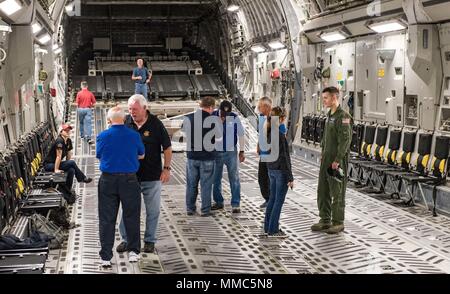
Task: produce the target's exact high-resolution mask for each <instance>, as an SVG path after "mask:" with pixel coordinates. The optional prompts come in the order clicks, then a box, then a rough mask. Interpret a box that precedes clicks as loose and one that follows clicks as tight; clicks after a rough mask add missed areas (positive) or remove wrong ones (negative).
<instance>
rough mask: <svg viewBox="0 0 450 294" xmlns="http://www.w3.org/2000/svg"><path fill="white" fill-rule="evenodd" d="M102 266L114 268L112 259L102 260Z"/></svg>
mask: <svg viewBox="0 0 450 294" xmlns="http://www.w3.org/2000/svg"><path fill="white" fill-rule="evenodd" d="M102 268H112V264H111V260H102Z"/></svg>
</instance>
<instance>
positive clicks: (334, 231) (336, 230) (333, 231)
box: [325, 224, 344, 235]
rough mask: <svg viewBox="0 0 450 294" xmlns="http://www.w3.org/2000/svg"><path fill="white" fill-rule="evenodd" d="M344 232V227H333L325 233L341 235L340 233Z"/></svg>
mask: <svg viewBox="0 0 450 294" xmlns="http://www.w3.org/2000/svg"><path fill="white" fill-rule="evenodd" d="M342 231H344V225H343V224H341V225H332V226H331V227H330V228H329V229H328V230H325V233H327V234H331V235H334V234H339V233H340V232H342Z"/></svg>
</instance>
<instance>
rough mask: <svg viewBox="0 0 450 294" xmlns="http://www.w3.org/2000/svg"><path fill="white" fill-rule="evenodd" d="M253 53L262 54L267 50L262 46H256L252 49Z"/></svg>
mask: <svg viewBox="0 0 450 294" xmlns="http://www.w3.org/2000/svg"><path fill="white" fill-rule="evenodd" d="M252 51H253V52H255V53H262V52H264V51H266V48H264V47H263V46H261V45H256V46H253V47H252Z"/></svg>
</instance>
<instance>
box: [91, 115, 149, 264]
mask: <svg viewBox="0 0 450 294" xmlns="http://www.w3.org/2000/svg"><path fill="white" fill-rule="evenodd" d="M108 121H110V122H111V128H109V129H108V130H106V131H104V132H102V133H101V134H100V135H98V137H97V158H98V159H100V170H101V171H102V175H101V177H100V180H99V184H98V216H99V220H100V221H99V226H100V243H101V246H102V249H101V251H100V256H101V258H102V266H103V267H105V268H109V267H111V259H112V257H113V252H112V248H113V246H114V239H115V232H116V230H115V228H116V220H117V213H118V211H119V205H120V204H122V208H123V215H122V218H123V221H124V224H125V228H126V230H127V235H128V246H127V250H128V252H129V253H128V261H129V262H131V263H134V262H138V261H139V259H140V256H139V254H140V249H141V242H140V239H141V238H140V216H141V188H140V186H139V182H138V179H137V175H136V173H137V171H138V170H139V159H143V158H144V157H145V148H144V144H143V143H142V140H141V136H140V135H139V133H138V132H136V131H134V130H132V129H130V128H127V127H126V126H125V125H124V122H125V113H124V111H123V110H122V109H121V108H120V107H115V108H112V109H111V110H109V112H108ZM124 142H125V143H126V144H124Z"/></svg>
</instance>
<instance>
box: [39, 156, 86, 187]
mask: <svg viewBox="0 0 450 294" xmlns="http://www.w3.org/2000/svg"><path fill="white" fill-rule="evenodd" d="M44 169H45V171H48V172H54V171H55V164H54V163H47V164H46V165H45V166H44ZM59 169H60V170H62V171H64V173H65V174H66V175H67V178H66V186H67V188H68V189H69V190H71V189H72V186H73V178H74V177H76V178H77V181H78V182H79V183H80V182H82V181H84V180H85V179H86V176H85V175H84V173H83V172H82V171H81V170H80V169H79V168H78V165H77V163H76V162H75V161H73V160H66V161H62V162H61V163H60V164H59Z"/></svg>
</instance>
